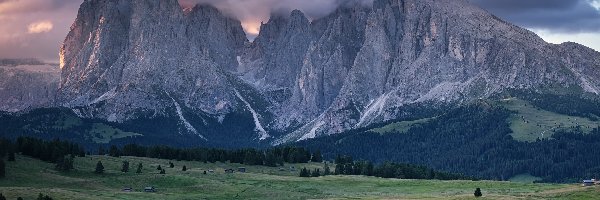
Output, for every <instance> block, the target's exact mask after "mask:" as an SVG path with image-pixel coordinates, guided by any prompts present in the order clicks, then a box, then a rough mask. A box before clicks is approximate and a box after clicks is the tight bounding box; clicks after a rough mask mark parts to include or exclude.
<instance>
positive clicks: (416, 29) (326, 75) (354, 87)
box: [57, 0, 600, 144]
mask: <svg viewBox="0 0 600 200" xmlns="http://www.w3.org/2000/svg"><path fill="white" fill-rule="evenodd" d="M357 2H358V1H355V2H354V3H349V4H345V5H343V6H341V7H339V8H338V9H336V10H335V11H334V12H332V13H331V14H329V15H327V16H324V17H322V18H319V19H314V20H312V21H310V20H309V19H308V18H307V17H306V16H305V15H304V14H303V13H302V12H300V11H297V10H295V11H292V12H291V13H288V14H286V15H281V14H273V15H272V16H271V18H270V19H269V21H268V22H266V23H263V24H262V25H261V28H260V33H259V35H258V36H257V37H256V39H255V40H254V41H253V42H250V41H248V39H247V38H246V35H245V33H244V30H243V28H242V26H241V23H240V21H238V20H236V19H232V18H230V17H228V16H225V15H223V14H222V13H221V12H220V11H218V10H217V9H216V8H214V7H212V6H206V5H197V6H195V7H192V8H188V9H186V10H185V11H184V10H182V9H181V7H179V5H178V4H177V1H176V0H170V1H158V0H153V1H145V0H144V1H142V0H132V1H124V0H121V1H108V0H87V1H85V2H84V3H83V4H82V5H81V8H80V11H79V14H78V16H77V19H76V20H75V22H74V24H73V26H72V28H71V32H70V33H69V34H68V36H67V37H66V39H65V42H64V44H63V46H62V47H61V69H62V75H61V80H60V89H59V91H58V98H57V102H59V103H60V105H62V106H66V107H70V108H73V109H74V110H76V111H77V113H79V114H80V115H81V116H82V117H88V118H100V119H107V120H110V121H116V122H127V121H131V120H136V119H141V118H151V119H152V118H157V117H165V116H166V117H174V118H175V119H176V120H177V121H178V123H179V124H180V125H181V126H180V127H182V128H181V129H182V131H180V132H182V133H187V134H197V135H200V136H202V137H203V138H204V139H206V141H208V142H210V141H211V140H213V139H214V138H217V137H220V136H221V135H222V137H232V136H230V135H227V134H230V133H229V132H228V133H220V132H218V131H214V130H215V129H216V128H211V127H227V126H229V125H228V124H227V123H233V122H232V121H236V120H234V117H239V118H243V119H246V120H245V121H247V122H248V124H250V125H249V126H252V127H246V129H239V130H236V131H238V132H239V133H240V134H246V135H249V137H248V138H252V139H253V140H256V141H269V142H272V143H273V144H280V143H285V142H290V141H297V140H303V139H307V138H313V137H318V136H322V135H328V134H335V133H339V132H342V131H346V130H350V129H355V128H360V127H364V126H368V125H370V124H373V123H378V122H383V121H387V120H392V119H396V118H397V117H398V116H402V115H405V114H406V113H404V111H403V110H402V106H404V105H410V104H414V103H422V102H431V103H433V104H435V103H436V102H444V103H463V102H470V101H472V100H476V99H480V98H488V97H490V96H492V95H494V94H498V93H500V92H502V91H505V90H507V89H528V90H541V89H543V88H546V87H550V86H551V87H564V88H567V87H579V88H582V89H583V90H584V91H586V92H589V93H594V94H598V93H599V91H600V74H599V73H600V70H599V68H600V61H599V58H600V53H598V52H595V51H593V50H590V49H589V48H585V47H583V46H581V45H577V44H574V43H565V44H561V45H553V44H548V43H546V42H544V41H543V40H542V39H541V38H539V37H538V36H537V35H535V34H534V33H532V32H531V31H528V30H526V29H523V28H520V27H517V26H515V25H512V24H510V23H507V22H505V21H503V20H501V19H499V18H497V17H495V16H494V15H491V14H489V13H488V12H486V11H485V10H483V9H481V8H479V7H477V6H474V5H472V4H471V3H469V2H468V1H467V0H376V1H375V2H374V3H373V5H369V6H365V5H364V4H362V3H357ZM237 121H239V120H237ZM242 121H243V120H242ZM186 130H187V131H186ZM206 130H210V131H206ZM219 134H221V135H219ZM173 137H177V135H174V136H173Z"/></svg>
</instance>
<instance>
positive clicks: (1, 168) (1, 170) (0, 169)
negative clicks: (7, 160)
mask: <svg viewBox="0 0 600 200" xmlns="http://www.w3.org/2000/svg"><path fill="white" fill-rule="evenodd" d="M4 177H6V166H5V164H4V160H2V158H0V178H4Z"/></svg>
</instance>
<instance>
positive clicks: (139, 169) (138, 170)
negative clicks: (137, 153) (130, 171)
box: [135, 163, 144, 174]
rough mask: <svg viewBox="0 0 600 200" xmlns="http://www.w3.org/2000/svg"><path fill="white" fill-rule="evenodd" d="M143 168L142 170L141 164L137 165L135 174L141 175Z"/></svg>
mask: <svg viewBox="0 0 600 200" xmlns="http://www.w3.org/2000/svg"><path fill="white" fill-rule="evenodd" d="M143 168H144V166H143V165H142V163H139V164H138V167H137V171H135V173H138V174H141V173H142V169H143Z"/></svg>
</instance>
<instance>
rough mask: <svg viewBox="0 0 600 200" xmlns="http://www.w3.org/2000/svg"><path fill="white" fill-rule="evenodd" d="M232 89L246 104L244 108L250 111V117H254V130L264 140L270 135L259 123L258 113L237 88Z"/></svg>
mask: <svg viewBox="0 0 600 200" xmlns="http://www.w3.org/2000/svg"><path fill="white" fill-rule="evenodd" d="M233 90H234V91H235V95H236V96H237V97H238V98H239V99H240V100H241V101H242V102H244V104H246V108H248V110H250V112H251V113H252V118H254V125H255V126H256V130H257V131H258V132H259V133H260V138H259V140H265V139H267V138H269V137H271V136H270V135H269V133H267V131H265V129H264V128H263V126H262V124H260V120H259V115H258V113H256V111H255V110H254V108H252V106H251V105H250V103H248V101H246V99H244V97H242V95H241V94H240V92H239V91H238V90H237V89H235V88H234V89H233Z"/></svg>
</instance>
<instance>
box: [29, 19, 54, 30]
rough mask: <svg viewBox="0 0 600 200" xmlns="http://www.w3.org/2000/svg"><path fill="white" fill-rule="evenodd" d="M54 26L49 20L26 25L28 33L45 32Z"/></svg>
mask: <svg viewBox="0 0 600 200" xmlns="http://www.w3.org/2000/svg"><path fill="white" fill-rule="evenodd" d="M53 28H54V24H53V23H52V22H51V21H40V22H35V23H31V24H29V26H28V27H27V30H28V33H47V32H50V31H51V30H52V29H53Z"/></svg>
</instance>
